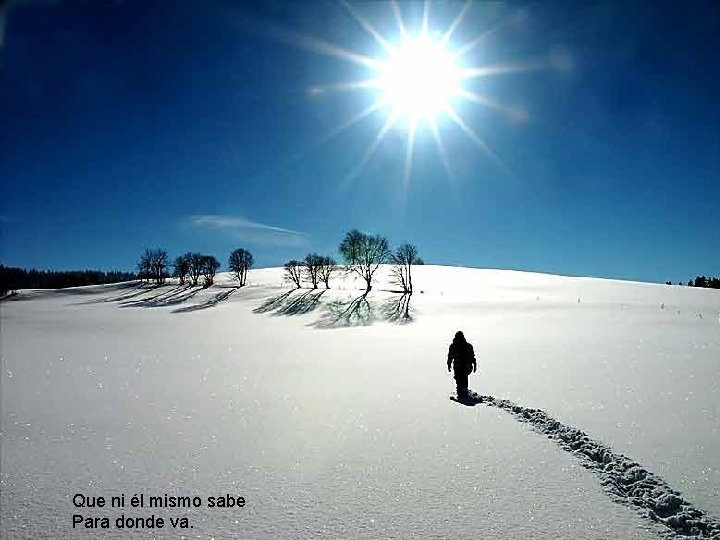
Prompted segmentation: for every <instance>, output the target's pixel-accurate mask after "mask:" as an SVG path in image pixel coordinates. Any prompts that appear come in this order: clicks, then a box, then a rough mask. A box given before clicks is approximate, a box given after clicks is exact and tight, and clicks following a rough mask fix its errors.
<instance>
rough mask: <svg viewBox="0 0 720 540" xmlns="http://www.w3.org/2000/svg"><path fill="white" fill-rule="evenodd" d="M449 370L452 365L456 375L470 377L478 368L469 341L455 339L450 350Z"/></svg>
mask: <svg viewBox="0 0 720 540" xmlns="http://www.w3.org/2000/svg"><path fill="white" fill-rule="evenodd" d="M447 363H448V369H449V368H450V366H451V365H452V368H453V370H454V371H455V374H461V375H469V374H470V373H472V372H473V369H475V368H476V365H477V364H476V361H475V351H474V350H473V346H472V345H470V344H469V343H468V342H467V341H465V340H464V339H463V340H458V339H455V340H453V342H452V343H451V344H450V348H449V349H448V360H447Z"/></svg>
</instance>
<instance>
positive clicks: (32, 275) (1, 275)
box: [0, 264, 137, 296]
mask: <svg viewBox="0 0 720 540" xmlns="http://www.w3.org/2000/svg"><path fill="white" fill-rule="evenodd" d="M133 279H137V276H136V275H135V274H134V273H132V272H102V271H100V270H68V271H58V270H35V269H32V270H25V269H24V268H13V267H9V266H5V265H2V264H0V295H3V296H4V295H5V294H7V293H8V292H10V291H16V290H18V289H64V288H66V287H81V286H83V285H102V284H103V283H117V282H119V281H130V280H133Z"/></svg>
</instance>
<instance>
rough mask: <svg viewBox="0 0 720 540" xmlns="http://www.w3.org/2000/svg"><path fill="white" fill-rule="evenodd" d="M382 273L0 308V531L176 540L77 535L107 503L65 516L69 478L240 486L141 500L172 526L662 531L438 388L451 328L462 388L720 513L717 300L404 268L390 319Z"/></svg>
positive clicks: (710, 293) (130, 486)
mask: <svg viewBox="0 0 720 540" xmlns="http://www.w3.org/2000/svg"><path fill="white" fill-rule="evenodd" d="M387 280H388V272H387V268H381V270H380V271H379V275H378V282H377V283H376V284H375V285H374V288H373V291H372V292H371V293H370V295H369V296H368V297H367V304H366V305H362V306H361V308H362V309H360V311H359V314H356V315H355V316H353V317H349V318H348V317H340V315H341V313H342V310H341V309H342V308H343V307H344V306H346V305H347V302H348V301H349V300H351V299H353V298H357V297H359V296H360V295H361V293H362V291H361V290H360V289H361V283H360V282H359V281H358V280H355V279H353V278H344V279H340V278H335V279H333V280H332V281H331V286H332V287H333V289H331V290H330V291H327V292H323V293H322V294H321V292H322V291H321V290H319V291H311V290H301V291H292V292H289V291H290V288H289V287H288V285H287V284H284V283H283V280H282V272H281V270H280V269H277V268H274V269H260V270H253V271H251V272H250V276H249V279H248V286H247V287H244V288H242V289H236V288H235V287H234V286H233V282H232V280H231V279H230V276H229V275H227V274H220V275H219V276H218V280H217V284H216V285H215V286H213V287H211V288H210V289H207V290H198V289H197V288H195V289H183V288H179V287H178V286H177V285H176V284H174V283H168V284H167V285H165V286H164V287H162V288H160V289H155V288H152V287H147V286H136V285H133V284H119V285H109V286H98V287H86V288H77V289H66V290H62V291H21V293H20V294H19V295H18V296H17V297H14V298H11V299H8V300H6V301H4V302H3V303H2V304H0V306H1V307H0V309H1V310H2V378H1V379H0V382H1V384H2V386H1V387H0V394H1V397H0V399H1V405H2V409H1V416H0V421H1V425H0V427H1V429H0V432H1V435H0V445H1V447H0V457H1V458H2V461H1V462H0V473H1V476H0V481H1V482H2V483H1V484H0V487H1V489H0V531H1V533H2V538H18V537H20V538H25V537H27V538H57V537H70V538H116V537H121V536H122V537H127V536H131V537H137V538H148V537H152V536H155V535H157V537H160V538H162V537H177V536H176V532H177V531H173V530H170V529H169V528H166V529H163V530H162V531H148V530H144V531H120V530H115V529H112V528H111V529H109V530H100V531H92V530H85V529H74V530H73V528H72V515H73V514H75V513H81V514H83V515H88V516H101V515H108V516H110V517H112V518H115V517H117V516H119V515H120V513H122V512H121V511H120V510H118V509H108V510H107V511H103V510H101V509H83V510H81V509H76V508H74V507H73V505H72V501H71V499H72V497H73V495H74V494H75V493H84V494H87V495H95V496H98V495H105V496H107V497H109V496H112V495H119V494H120V493H125V494H127V495H128V496H132V495H133V494H136V493H138V494H139V493H145V494H153V495H163V494H165V493H168V494H174V495H198V496H201V497H203V498H207V497H209V496H218V495H225V494H232V495H235V496H238V495H241V496H244V497H245V499H246V501H247V504H246V506H245V507H244V508H242V509H210V508H205V507H203V508H197V509H190V510H187V511H185V510H182V511H174V512H173V511H172V509H167V510H163V509H161V510H157V509H153V510H154V511H155V513H156V514H157V515H162V516H163V517H168V516H176V515H186V516H187V517H188V518H189V519H190V522H191V523H192V525H193V526H194V528H193V529H188V530H185V531H182V533H184V535H185V537H187V538H211V537H215V538H227V537H238V538H298V537H326V538H340V537H342V538H411V537H418V538H447V537H453V536H458V535H463V536H467V535H469V534H472V535H475V536H480V537H505V538H525V537H526V538H588V539H590V538H637V539H645V538H657V537H658V535H662V534H664V533H666V532H668V531H671V529H670V528H668V527H666V526H664V525H662V524H661V523H658V522H655V521H653V520H651V519H648V518H647V517H645V516H646V515H647V508H640V507H637V506H633V505H632V504H627V501H622V500H621V499H622V497H619V496H618V494H617V493H613V492H612V491H609V490H608V483H607V482H606V480H607V478H604V477H603V476H602V475H601V474H600V473H599V472H598V471H596V470H594V469H593V468H592V467H591V468H588V467H587V463H584V461H583V459H585V458H583V456H582V455H580V454H579V453H578V452H577V451H574V450H573V449H572V448H570V449H568V448H567V446H568V445H567V444H566V442H565V443H564V442H563V441H558V440H557V438H555V439H553V438H548V436H547V435H548V433H547V432H543V431H542V429H538V424H537V423H533V422H527V421H518V415H517V414H513V410H512V407H510V408H507V407H502V406H500V405H498V406H492V404H493V403H491V402H490V399H488V400H487V401H488V402H487V403H482V404H478V405H476V406H474V407H464V406H462V405H460V404H458V403H454V402H452V401H450V400H449V399H448V396H449V395H450V393H451V392H452V390H453V388H454V384H453V380H452V378H451V377H450V375H449V374H448V373H447V370H446V369H447V368H446V365H445V359H446V351H447V346H448V345H449V342H450V340H451V338H452V336H453V335H454V333H455V331H457V330H459V329H461V330H463V331H464V333H465V335H466V336H467V338H468V340H469V341H470V342H471V343H473V345H474V347H475V351H476V354H478V374H475V375H472V376H471V377H470V386H471V388H473V389H475V390H477V391H478V392H479V393H480V394H484V395H486V396H491V398H492V401H493V402H497V403H498V404H501V403H505V402H504V401H503V400H510V401H511V402H512V403H513V404H516V405H517V406H519V407H521V409H527V410H530V409H542V411H544V412H543V413H542V414H544V415H545V418H550V419H551V420H552V421H557V423H558V425H561V426H564V427H567V428H568V429H577V430H580V431H581V432H582V433H583V435H585V436H586V437H587V440H588V441H590V442H591V443H592V444H593V445H595V444H596V445H602V446H603V447H604V448H606V449H607V454H608V455H612V456H620V457H622V458H627V459H628V460H629V462H631V463H635V464H636V465H637V467H638V468H639V469H641V470H642V471H645V473H647V474H646V475H651V478H653V479H657V480H658V482H662V485H663V486H665V487H667V490H665V491H663V490H660V491H658V492H657V493H655V494H654V497H653V498H652V500H653V501H655V503H656V506H657V507H658V508H660V509H662V508H665V510H660V514H667V513H668V512H669V510H667V509H668V508H670V509H671V508H675V507H678V505H679V503H678V502H677V501H675V500H674V499H672V498H671V497H670V496H671V495H672V496H676V497H678V498H681V499H682V501H683V502H686V503H687V504H688V505H691V506H692V508H693V509H696V510H698V511H702V512H704V513H705V514H706V519H707V520H710V522H711V523H713V520H715V521H714V523H716V522H717V521H716V520H717V518H718V517H720V470H719V468H718V465H719V463H718V460H717V456H718V455H720V429H719V425H718V423H719V421H718V418H720V403H718V400H717V395H718V391H720V370H719V369H718V360H719V359H720V324H718V323H719V321H718V315H719V314H720V293H719V292H718V291H714V290H700V289H694V288H687V287H678V286H666V285H653V284H645V283H633V282H622V281H612V280H601V279H592V278H571V277H561V276H551V275H544V274H533V273H525V272H513V271H504V270H480V269H468V268H454V267H441V266H424V267H418V268H416V269H415V270H414V275H413V282H414V285H415V293H414V294H413V295H412V298H411V300H410V314H411V316H412V320H411V321H409V322H408V323H407V324H399V323H400V322H403V319H402V317H401V318H400V319H399V320H398V321H396V322H388V320H387V318H388V316H389V315H390V314H391V313H392V308H393V304H394V303H395V302H396V301H397V300H398V299H399V298H400V295H397V294H393V293H390V292H388V289H391V287H390V286H389V285H388V283H387ZM321 287H322V286H321ZM288 293H289V294H288ZM283 295H285V296H284V297H283ZM541 423H542V422H541ZM573 433H575V432H573ZM558 443H560V444H558ZM563 444H564V445H565V447H564V446H563ZM592 448H596V446H592ZM623 463H624V462H623ZM621 472H623V473H624V472H626V470H625V469H624V468H623V469H622V471H621ZM643 474H644V473H643ZM641 475H642V474H641ZM658 485H660V484H658ZM654 487H657V485H656V486H654ZM618 501H619V502H618ZM662 505H665V506H662ZM684 508H686V509H687V507H684ZM123 512H124V513H125V514H127V515H132V516H137V517H142V516H147V515H149V514H150V513H152V512H151V511H149V509H147V508H145V509H142V511H141V510H140V509H132V508H126V509H124V510H123ZM660 514H658V515H659V517H662V518H663V519H665V518H666V516H665V515H660ZM668 515H669V514H668Z"/></svg>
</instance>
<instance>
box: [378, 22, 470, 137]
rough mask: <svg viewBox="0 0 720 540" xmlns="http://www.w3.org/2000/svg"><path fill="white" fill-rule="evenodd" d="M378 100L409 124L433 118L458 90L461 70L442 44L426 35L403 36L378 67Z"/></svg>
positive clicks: (448, 103)
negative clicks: (403, 38) (397, 45)
mask: <svg viewBox="0 0 720 540" xmlns="http://www.w3.org/2000/svg"><path fill="white" fill-rule="evenodd" d="M377 81H378V88H379V89H380V91H381V97H380V101H381V102H382V103H383V104H384V105H385V106H387V107H389V108H390V110H391V115H392V116H394V117H399V118H404V119H406V120H408V121H409V122H410V123H416V122H419V121H421V120H427V121H431V122H432V121H434V120H435V118H436V115H437V114H438V113H440V112H442V111H445V110H447V109H448V107H451V106H452V100H453V98H454V97H455V96H457V95H458V93H459V92H460V90H461V86H460V81H461V72H460V69H459V68H458V67H457V65H456V64H455V60H454V58H453V57H452V55H450V53H449V52H448V51H446V50H445V47H444V45H443V44H442V43H441V42H439V41H432V40H431V39H430V38H429V37H428V36H426V35H420V36H418V37H414V38H406V39H405V40H404V41H403V42H402V44H401V45H400V46H399V47H397V48H394V49H392V50H391V51H390V53H389V55H388V57H387V59H386V60H385V61H384V62H383V63H382V64H381V66H380V67H379V69H378V79H377Z"/></svg>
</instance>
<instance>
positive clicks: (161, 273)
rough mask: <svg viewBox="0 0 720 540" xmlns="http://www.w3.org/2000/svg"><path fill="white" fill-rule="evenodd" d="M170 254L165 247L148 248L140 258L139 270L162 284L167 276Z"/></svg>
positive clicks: (148, 278) (146, 276) (147, 277)
mask: <svg viewBox="0 0 720 540" xmlns="http://www.w3.org/2000/svg"><path fill="white" fill-rule="evenodd" d="M167 264H168V254H167V252H166V251H165V250H164V249H146V250H145V253H143V255H142V257H141V258H140V263H139V264H138V270H139V271H140V273H141V274H143V275H144V277H145V278H146V279H147V280H148V281H150V279H154V280H155V283H156V284H158V285H160V284H162V283H164V282H165V277H166V276H167Z"/></svg>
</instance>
